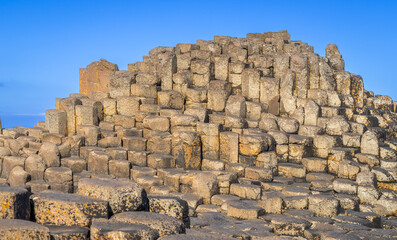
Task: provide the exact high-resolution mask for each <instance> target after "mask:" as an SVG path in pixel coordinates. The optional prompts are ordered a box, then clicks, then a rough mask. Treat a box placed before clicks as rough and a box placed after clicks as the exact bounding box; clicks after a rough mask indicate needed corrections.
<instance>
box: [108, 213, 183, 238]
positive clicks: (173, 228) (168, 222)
mask: <svg viewBox="0 0 397 240" xmlns="http://www.w3.org/2000/svg"><path fill="white" fill-rule="evenodd" d="M111 220H115V221H118V222H125V223H134V224H143V225H146V226H148V227H150V228H153V229H154V230H156V231H157V232H158V233H159V235H160V236H164V235H171V234H178V233H184V232H185V225H184V224H183V222H182V221H181V220H178V219H175V218H173V217H170V216H167V215H164V214H159V213H155V212H124V213H119V214H116V215H114V216H113V217H112V218H111Z"/></svg>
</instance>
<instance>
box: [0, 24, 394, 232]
mask: <svg viewBox="0 0 397 240" xmlns="http://www.w3.org/2000/svg"><path fill="white" fill-rule="evenodd" d="M55 105H56V107H55V109H50V110H47V111H46V120H45V122H39V123H38V124H37V126H35V127H32V128H25V127H15V128H13V129H3V130H2V135H1V136H0V146H1V147H0V163H1V165H0V166H1V168H0V169H1V185H2V186H1V187H0V201H1V204H0V218H1V219H2V220H0V223H1V224H0V233H1V234H0V235H1V236H2V237H1V238H3V239H7V237H9V238H17V237H19V238H20V239H21V238H22V239H28V238H33V239H50V237H51V239H87V238H90V239H157V238H158V239H170V240H171V239H232V238H239V239H305V238H306V239H384V238H385V239H388V238H396V237H397V230H396V228H397V218H396V217H397V193H396V191H397V182H396V180H397V156H396V150H397V140H396V133H397V131H396V130H397V124H396V123H397V115H396V106H397V105H396V103H395V102H393V101H392V99H391V98H390V97H387V96H378V95H374V94H373V93H372V92H369V91H366V90H364V84H363V80H362V78H361V77H360V76H359V75H355V74H352V73H349V72H347V71H345V70H344V60H343V58H342V55H341V54H340V52H339V50H338V48H337V46H336V45H333V44H331V45H328V46H327V48H326V56H325V57H321V56H319V55H318V54H315V53H314V52H313V47H311V46H309V45H308V44H306V43H303V42H301V41H291V40H290V36H289V34H288V33H287V32H286V31H281V32H270V33H264V34H261V33H255V34H247V38H234V37H226V36H215V37H214V40H211V41H202V40H199V41H197V43H195V44H178V45H177V46H176V47H157V48H154V49H152V50H151V51H150V52H149V56H145V57H143V61H142V62H136V63H134V64H130V65H129V66H128V71H119V70H118V67H117V65H115V64H112V63H110V62H107V61H106V60H103V59H101V60H100V61H99V62H94V63H92V64H90V65H88V66H87V68H85V69H81V70H80V93H77V94H70V96H69V97H68V98H62V99H56V104H55Z"/></svg>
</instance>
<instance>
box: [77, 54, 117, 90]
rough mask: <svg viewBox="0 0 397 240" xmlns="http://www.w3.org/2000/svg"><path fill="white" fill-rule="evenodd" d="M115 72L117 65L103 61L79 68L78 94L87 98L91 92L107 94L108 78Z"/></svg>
mask: <svg viewBox="0 0 397 240" xmlns="http://www.w3.org/2000/svg"><path fill="white" fill-rule="evenodd" d="M116 71H118V67H117V65H116V64H113V63H110V62H108V61H106V60H105V59H100V60H99V61H98V62H93V63H91V64H90V65H88V66H87V68H80V93H82V94H85V95H87V96H88V95H89V94H90V92H91V91H101V92H109V87H110V86H109V85H110V78H111V76H112V74H113V73H114V72H116Z"/></svg>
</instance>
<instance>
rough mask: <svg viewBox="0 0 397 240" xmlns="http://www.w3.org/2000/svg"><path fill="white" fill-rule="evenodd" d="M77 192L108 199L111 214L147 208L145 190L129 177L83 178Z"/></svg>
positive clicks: (82, 194)
mask: <svg viewBox="0 0 397 240" xmlns="http://www.w3.org/2000/svg"><path fill="white" fill-rule="evenodd" d="M78 194H79V195H81V196H87V197H94V198H98V199H101V200H104V201H108V202H109V206H110V210H111V211H112V213H113V214H116V213H119V212H125V211H136V210H141V209H146V208H147V197H146V194H145V190H144V189H143V188H142V187H140V186H138V184H136V183H135V182H134V181H132V180H129V179H124V178H120V179H111V178H83V179H80V181H79V188H78Z"/></svg>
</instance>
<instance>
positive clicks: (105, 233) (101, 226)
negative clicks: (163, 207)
mask: <svg viewBox="0 0 397 240" xmlns="http://www.w3.org/2000/svg"><path fill="white" fill-rule="evenodd" d="M158 237H159V233H158V232H157V231H156V230H154V229H152V228H150V227H147V226H145V225H142V224H132V223H126V222H119V221H116V220H108V219H95V220H94V221H93V222H92V225H91V227H90V238H91V239H115V238H121V239H133V238H141V239H157V238H158Z"/></svg>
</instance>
